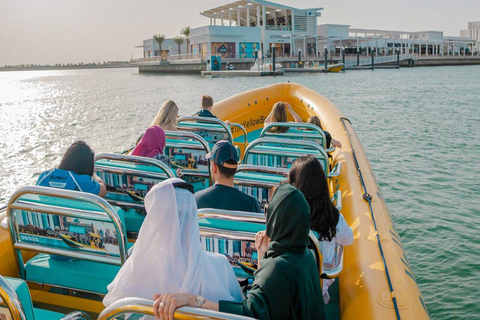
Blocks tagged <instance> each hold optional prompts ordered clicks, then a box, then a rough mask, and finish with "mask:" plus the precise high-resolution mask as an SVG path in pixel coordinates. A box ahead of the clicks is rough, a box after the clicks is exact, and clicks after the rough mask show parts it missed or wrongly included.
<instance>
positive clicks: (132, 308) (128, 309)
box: [97, 298, 252, 320]
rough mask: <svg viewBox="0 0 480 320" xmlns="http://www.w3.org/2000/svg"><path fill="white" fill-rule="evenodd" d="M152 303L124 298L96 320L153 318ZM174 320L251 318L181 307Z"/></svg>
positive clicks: (109, 307)
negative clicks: (130, 316) (137, 316)
mask: <svg viewBox="0 0 480 320" xmlns="http://www.w3.org/2000/svg"><path fill="white" fill-rule="evenodd" d="M153 303H154V302H153V301H152V300H147V299H141V298H124V299H121V300H118V301H116V302H114V303H112V304H111V305H110V306H108V307H107V308H105V309H104V310H103V311H102V312H101V313H100V315H99V316H98V319H97V320H113V319H115V318H116V317H118V316H121V315H124V314H129V313H133V314H138V315H143V316H153ZM173 318H174V319H176V320H187V319H202V320H249V319H252V318H249V317H244V316H239V315H235V314H231V313H224V312H219V311H212V310H207V309H202V308H192V307H182V308H179V309H177V310H176V311H175V314H174V316H173Z"/></svg>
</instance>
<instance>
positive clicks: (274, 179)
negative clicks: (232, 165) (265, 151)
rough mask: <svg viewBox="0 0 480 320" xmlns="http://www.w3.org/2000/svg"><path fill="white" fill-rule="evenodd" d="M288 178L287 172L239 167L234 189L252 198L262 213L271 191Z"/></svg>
mask: <svg viewBox="0 0 480 320" xmlns="http://www.w3.org/2000/svg"><path fill="white" fill-rule="evenodd" d="M287 177H288V170H287V169H282V168H271V167H266V166H257V165H239V166H238V168H237V172H236V173H235V178H234V184H235V187H236V188H237V189H238V190H240V191H242V192H244V193H246V194H248V195H251V196H252V197H254V198H255V199H257V200H258V202H259V203H260V208H261V209H262V211H263V210H264V208H265V205H266V204H267V203H268V202H269V199H270V197H271V191H272V189H273V188H274V187H276V186H278V185H279V184H280V183H281V182H283V181H285V180H286V179H287Z"/></svg>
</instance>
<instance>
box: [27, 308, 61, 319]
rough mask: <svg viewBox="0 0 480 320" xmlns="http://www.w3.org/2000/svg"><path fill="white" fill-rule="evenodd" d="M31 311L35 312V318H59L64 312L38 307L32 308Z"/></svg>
mask: <svg viewBox="0 0 480 320" xmlns="http://www.w3.org/2000/svg"><path fill="white" fill-rule="evenodd" d="M33 312H34V313H35V320H60V319H62V318H63V317H64V316H65V315H64V314H61V313H58V312H53V311H49V310H43V309H39V308H34V309H33Z"/></svg>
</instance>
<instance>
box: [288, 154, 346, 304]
mask: <svg viewBox="0 0 480 320" xmlns="http://www.w3.org/2000/svg"><path fill="white" fill-rule="evenodd" d="M288 182H289V183H291V184H292V185H293V186H294V187H296V188H298V189H299V190H300V191H302V193H303V195H304V196H305V198H306V199H307V202H308V204H309V206H310V223H311V228H312V230H313V231H315V232H316V233H317V234H318V239H319V240H320V241H321V243H322V248H323V263H324V265H332V264H333V263H334V261H333V259H334V253H335V243H339V244H341V245H342V246H348V245H350V244H352V242H353V231H352V229H351V228H350V227H349V226H348V224H347V222H346V221H345V218H344V217H343V215H342V214H341V213H340V212H339V211H338V210H337V208H336V207H335V205H334V204H333V202H332V201H331V199H330V193H329V190H328V184H327V179H326V177H325V173H324V172H323V168H322V165H321V164H320V162H319V161H318V160H317V159H316V158H315V157H314V156H304V157H300V158H297V159H296V160H295V161H294V162H293V165H292V167H291V168H290V174H289V179H288ZM334 281H335V279H325V280H324V281H323V299H324V301H325V303H328V301H329V300H330V296H329V294H328V287H329V286H330V285H331V284H332V283H333V282H334Z"/></svg>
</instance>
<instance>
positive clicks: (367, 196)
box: [340, 117, 400, 320]
mask: <svg viewBox="0 0 480 320" xmlns="http://www.w3.org/2000/svg"><path fill="white" fill-rule="evenodd" d="M345 120H346V121H348V123H350V125H351V124H352V122H351V121H350V120H349V119H347V118H345V117H341V118H340V121H342V124H343V127H344V128H345V132H346V133H347V137H348V142H349V143H350V147H351V148H352V154H353V160H354V161H355V166H356V167H357V172H358V176H359V178H360V183H361V184H362V189H363V199H364V200H365V201H367V202H368V207H369V210H370V215H371V217H372V221H373V227H374V229H375V236H376V238H377V244H378V249H379V250H380V256H381V257H382V262H383V266H384V268H385V275H386V277H387V282H388V287H389V289H390V297H391V298H392V302H393V308H394V309H395V314H396V316H397V320H400V311H399V309H398V304H397V298H396V296H395V291H394V290H393V285H392V280H391V279H390V273H389V272H388V267H387V261H386V260H385V255H384V254H383V248H382V243H381V241H380V236H379V235H378V230H377V222H376V220H375V215H374V213H373V207H372V195H371V194H369V193H368V191H367V186H366V185H365V180H364V179H363V174H362V170H361V169H360V165H359V164H358V159H357V155H356V153H355V149H354V148H353V145H352V140H351V139H350V133H348V131H347V127H346V125H345Z"/></svg>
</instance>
